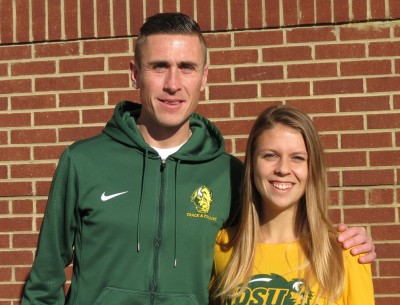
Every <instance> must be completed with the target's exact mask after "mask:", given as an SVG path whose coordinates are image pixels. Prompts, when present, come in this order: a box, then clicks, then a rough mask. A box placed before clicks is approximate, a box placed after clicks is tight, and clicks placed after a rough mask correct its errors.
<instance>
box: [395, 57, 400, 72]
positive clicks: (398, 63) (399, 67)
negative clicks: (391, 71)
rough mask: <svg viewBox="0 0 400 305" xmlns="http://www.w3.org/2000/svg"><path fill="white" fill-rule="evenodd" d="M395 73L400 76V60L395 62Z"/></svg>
mask: <svg viewBox="0 0 400 305" xmlns="http://www.w3.org/2000/svg"><path fill="white" fill-rule="evenodd" d="M395 73H396V74H400V60H396V61H395Z"/></svg>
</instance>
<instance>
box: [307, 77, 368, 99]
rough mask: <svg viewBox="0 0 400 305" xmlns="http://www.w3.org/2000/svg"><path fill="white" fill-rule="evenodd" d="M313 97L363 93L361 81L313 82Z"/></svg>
mask: <svg viewBox="0 0 400 305" xmlns="http://www.w3.org/2000/svg"><path fill="white" fill-rule="evenodd" d="M313 89H314V94H315V95H330V94H349V93H363V91H364V88H363V80H362V79H335V80H321V81H315V82H314V88H313Z"/></svg>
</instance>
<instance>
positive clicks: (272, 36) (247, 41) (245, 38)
mask: <svg viewBox="0 0 400 305" xmlns="http://www.w3.org/2000/svg"><path fill="white" fill-rule="evenodd" d="M234 41H235V46H237V47H244V46H260V45H267V46H271V45H278V44H283V32H282V31H261V32H260V31H256V32H248V31H246V32H237V33H234Z"/></svg>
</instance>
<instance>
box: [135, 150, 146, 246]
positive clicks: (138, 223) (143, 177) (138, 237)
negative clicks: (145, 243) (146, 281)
mask: <svg viewBox="0 0 400 305" xmlns="http://www.w3.org/2000/svg"><path fill="white" fill-rule="evenodd" d="M148 156H149V151H148V149H147V148H146V152H145V154H144V162H143V174H142V189H141V192H140V202H139V211H138V218H137V229H136V231H137V233H136V234H137V235H136V242H137V252H140V216H141V212H142V203H143V196H144V187H145V181H146V169H147V158H148Z"/></svg>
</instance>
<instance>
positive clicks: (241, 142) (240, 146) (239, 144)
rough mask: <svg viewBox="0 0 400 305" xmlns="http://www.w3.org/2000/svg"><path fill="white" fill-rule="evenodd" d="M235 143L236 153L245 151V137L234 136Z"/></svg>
mask: <svg viewBox="0 0 400 305" xmlns="http://www.w3.org/2000/svg"><path fill="white" fill-rule="evenodd" d="M235 143H236V153H244V152H246V145H247V138H245V139H241V138H239V137H236V138H235Z"/></svg>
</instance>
